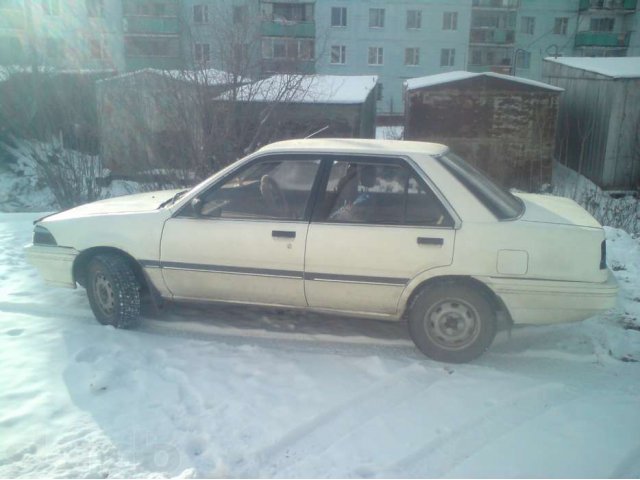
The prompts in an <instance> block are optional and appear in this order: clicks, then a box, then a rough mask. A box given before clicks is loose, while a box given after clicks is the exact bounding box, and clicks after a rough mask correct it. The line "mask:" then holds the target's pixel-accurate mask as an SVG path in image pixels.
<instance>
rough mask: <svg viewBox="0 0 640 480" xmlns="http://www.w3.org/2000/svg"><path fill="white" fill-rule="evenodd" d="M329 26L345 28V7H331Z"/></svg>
mask: <svg viewBox="0 0 640 480" xmlns="http://www.w3.org/2000/svg"><path fill="white" fill-rule="evenodd" d="M331 26H332V27H346V26H347V7H331Z"/></svg>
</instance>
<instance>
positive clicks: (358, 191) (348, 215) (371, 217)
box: [316, 159, 453, 227]
mask: <svg viewBox="0 0 640 480" xmlns="http://www.w3.org/2000/svg"><path fill="white" fill-rule="evenodd" d="M318 209H319V213H318V215H316V220H320V221H325V222H332V223H368V224H381V225H418V226H419V225H424V226H442V227H450V226H453V220H452V218H451V217H450V215H449V214H448V212H447V211H446V209H445V208H444V207H443V205H442V204H441V202H440V201H439V200H438V198H437V197H436V196H435V194H434V193H433V192H432V191H431V190H430V189H429V188H428V186H427V185H425V184H424V182H423V181H422V180H421V179H420V178H419V177H418V176H417V175H416V174H415V172H413V171H412V170H411V169H409V168H408V167H407V166H404V165H399V164H396V163H389V164H386V163H378V162H376V163H368V162H366V161H352V160H350V159H349V160H335V161H333V163H332V165H331V171H330V173H329V180H328V182H327V187H326V190H325V192H324V196H323V198H322V200H321V202H320V204H319V206H318Z"/></svg>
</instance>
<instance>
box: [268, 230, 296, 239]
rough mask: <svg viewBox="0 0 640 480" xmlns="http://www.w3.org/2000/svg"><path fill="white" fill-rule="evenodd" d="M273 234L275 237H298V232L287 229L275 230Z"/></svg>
mask: <svg viewBox="0 0 640 480" xmlns="http://www.w3.org/2000/svg"><path fill="white" fill-rule="evenodd" d="M271 236H272V237H274V238H296V232H288V231H285V230H273V231H272V232H271Z"/></svg>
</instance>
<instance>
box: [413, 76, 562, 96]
mask: <svg viewBox="0 0 640 480" xmlns="http://www.w3.org/2000/svg"><path fill="white" fill-rule="evenodd" d="M483 76H484V77H492V78H500V79H502V80H506V81H508V82H515V83H522V84H524V85H529V86H532V87H537V88H544V89H545V90H553V91H556V92H562V91H563V89H562V88H559V87H555V86H553V85H549V84H547V83H542V82H537V81H535V80H529V79H528V78H522V77H514V76H512V75H503V74H501V73H494V72H482V73H473V72H464V71H455V72H447V73H439V74H437V75H427V76H426V77H419V78H410V79H409V80H406V81H405V82H404V84H405V86H406V87H407V90H417V89H419V88H426V87H433V86H434V85H442V84H445V83H453V82H459V81H461V80H467V79H469V78H476V77H483Z"/></svg>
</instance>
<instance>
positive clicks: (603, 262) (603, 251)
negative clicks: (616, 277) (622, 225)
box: [600, 240, 607, 270]
mask: <svg viewBox="0 0 640 480" xmlns="http://www.w3.org/2000/svg"><path fill="white" fill-rule="evenodd" d="M605 268H607V241H606V240H603V241H602V243H601V244H600V270H604V269H605Z"/></svg>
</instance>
